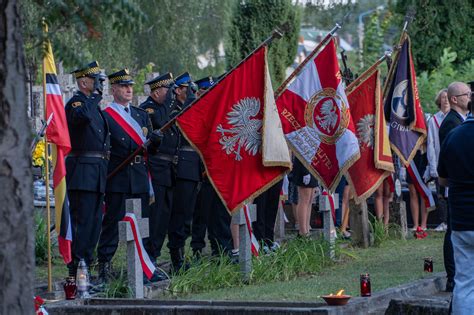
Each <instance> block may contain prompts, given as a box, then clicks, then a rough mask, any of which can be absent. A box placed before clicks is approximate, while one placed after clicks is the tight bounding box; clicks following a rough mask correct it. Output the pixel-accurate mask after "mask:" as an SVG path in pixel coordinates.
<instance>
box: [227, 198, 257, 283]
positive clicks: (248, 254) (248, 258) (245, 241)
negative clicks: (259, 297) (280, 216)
mask: <svg viewBox="0 0 474 315" xmlns="http://www.w3.org/2000/svg"><path fill="white" fill-rule="evenodd" d="M248 207H249V216H250V218H249V219H250V223H252V222H254V221H255V220H256V217H257V206H256V205H248ZM232 223H233V224H238V225H239V265H240V272H241V274H242V276H243V278H244V280H245V281H247V280H249V278H250V273H251V272H252V249H251V246H252V245H251V240H250V235H249V231H248V229H247V222H246V220H245V213H244V209H243V208H240V209H239V210H238V211H237V212H235V213H234V214H233V215H232Z"/></svg>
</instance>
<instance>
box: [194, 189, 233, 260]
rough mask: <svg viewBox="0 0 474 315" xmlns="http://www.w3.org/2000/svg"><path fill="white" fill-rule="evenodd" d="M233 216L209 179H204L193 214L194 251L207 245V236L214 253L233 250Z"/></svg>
mask: <svg viewBox="0 0 474 315" xmlns="http://www.w3.org/2000/svg"><path fill="white" fill-rule="evenodd" d="M230 222H231V216H230V214H229V213H228V212H227V209H226V208H225V206H224V204H223V203H222V201H221V199H220V198H219V196H218V195H217V193H216V191H215V190H214V187H212V185H211V183H209V182H208V181H203V183H202V186H201V189H200V191H199V195H198V198H197V204H196V208H195V211H194V215H193V224H192V227H193V228H192V239H191V248H192V249H193V251H197V250H202V249H203V248H204V247H206V241H205V237H206V230H207V233H208V235H207V237H208V239H209V242H210V244H211V250H212V253H213V254H214V255H217V254H219V252H220V251H223V252H229V251H230V250H232V234H231V232H230Z"/></svg>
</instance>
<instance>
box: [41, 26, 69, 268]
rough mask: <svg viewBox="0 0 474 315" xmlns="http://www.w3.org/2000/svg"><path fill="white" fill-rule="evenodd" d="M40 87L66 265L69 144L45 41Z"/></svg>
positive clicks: (62, 104)
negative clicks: (44, 95)
mask: <svg viewBox="0 0 474 315" xmlns="http://www.w3.org/2000/svg"><path fill="white" fill-rule="evenodd" d="M43 26H44V30H45V32H48V26H47V25H46V23H45V24H44V25H43ZM43 84H44V91H45V94H46V98H45V100H46V101H45V106H46V108H45V113H46V117H50V115H51V114H53V119H52V120H51V123H50V124H49V126H48V129H47V130H46V139H47V141H48V143H50V144H51V148H52V150H51V151H52V163H53V188H54V199H55V209H56V232H57V234H58V244H59V253H60V254H61V256H63V259H64V262H65V263H66V264H67V263H69V262H71V260H72V258H71V241H72V231H71V218H70V213H69V201H68V199H67V189H66V163H65V158H66V156H67V154H68V153H69V151H71V141H70V139H69V130H68V127H67V121H66V112H65V110H64V103H63V99H62V95H61V89H60V87H59V84H58V78H57V76H56V66H55V64H54V57H53V50H52V48H51V43H50V42H49V41H46V42H45V44H44V59H43Z"/></svg>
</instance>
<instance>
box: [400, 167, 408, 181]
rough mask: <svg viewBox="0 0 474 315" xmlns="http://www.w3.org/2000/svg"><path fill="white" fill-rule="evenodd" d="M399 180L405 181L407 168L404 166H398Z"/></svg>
mask: <svg viewBox="0 0 474 315" xmlns="http://www.w3.org/2000/svg"><path fill="white" fill-rule="evenodd" d="M400 180H401V181H406V180H407V170H406V168H404V167H401V168H400Z"/></svg>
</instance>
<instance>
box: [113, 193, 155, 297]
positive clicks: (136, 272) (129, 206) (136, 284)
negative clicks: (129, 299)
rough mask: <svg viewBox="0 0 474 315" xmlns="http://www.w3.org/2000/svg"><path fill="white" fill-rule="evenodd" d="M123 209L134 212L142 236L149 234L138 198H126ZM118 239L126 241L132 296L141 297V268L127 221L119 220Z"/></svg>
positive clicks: (146, 221)
mask: <svg viewBox="0 0 474 315" xmlns="http://www.w3.org/2000/svg"><path fill="white" fill-rule="evenodd" d="M125 211H126V212H127V213H133V214H135V217H136V218H137V223H138V230H139V231H140V235H141V237H142V239H143V238H146V237H148V236H149V230H148V218H142V203H141V200H140V199H127V200H126V201H125ZM119 240H120V242H126V243H127V279H128V285H129V286H130V288H131V289H132V292H133V297H135V298H143V268H142V265H141V263H140V258H139V257H138V251H137V248H136V246H135V241H134V238H133V232H132V228H131V226H130V223H129V222H119Z"/></svg>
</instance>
